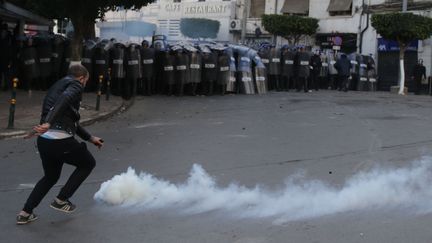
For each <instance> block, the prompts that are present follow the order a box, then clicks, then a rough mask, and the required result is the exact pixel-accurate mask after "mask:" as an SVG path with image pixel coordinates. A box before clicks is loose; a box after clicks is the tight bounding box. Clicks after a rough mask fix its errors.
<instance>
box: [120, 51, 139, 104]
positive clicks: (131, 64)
mask: <svg viewBox="0 0 432 243" xmlns="http://www.w3.org/2000/svg"><path fill="white" fill-rule="evenodd" d="M125 59H126V61H125V65H126V80H125V82H124V84H125V85H124V88H123V97H124V98H125V99H130V98H131V97H132V96H134V95H135V94H136V92H137V83H138V80H140V79H141V53H140V50H139V45H137V44H131V45H129V46H128V47H127V49H126V54H125Z"/></svg>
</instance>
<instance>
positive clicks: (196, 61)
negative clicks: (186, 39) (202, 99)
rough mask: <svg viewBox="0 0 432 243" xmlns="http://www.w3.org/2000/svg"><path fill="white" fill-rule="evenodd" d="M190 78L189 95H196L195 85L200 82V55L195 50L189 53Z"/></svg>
mask: <svg viewBox="0 0 432 243" xmlns="http://www.w3.org/2000/svg"><path fill="white" fill-rule="evenodd" d="M189 68H190V78H189V80H188V84H189V86H190V93H191V95H196V91H197V87H198V85H199V84H200V83H201V75H202V57H201V53H199V52H198V51H197V50H196V51H192V52H191V53H190V65H189Z"/></svg>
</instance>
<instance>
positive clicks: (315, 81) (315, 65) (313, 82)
mask: <svg viewBox="0 0 432 243" xmlns="http://www.w3.org/2000/svg"><path fill="white" fill-rule="evenodd" d="M310 66H311V73H310V74H311V75H310V79H309V80H310V86H309V89H315V90H316V91H318V89H319V75H320V72H321V67H322V62H321V57H320V55H319V51H316V52H315V53H314V54H313V55H312V57H311V60H310Z"/></svg>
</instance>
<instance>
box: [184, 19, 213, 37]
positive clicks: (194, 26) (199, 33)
mask: <svg viewBox="0 0 432 243" xmlns="http://www.w3.org/2000/svg"><path fill="white" fill-rule="evenodd" d="M219 28H220V22H219V21H217V20H211V19H204V18H182V19H181V20H180V31H181V33H182V34H183V35H184V36H187V37H189V38H194V39H198V38H212V39H214V38H216V37H217V34H218V33H219Z"/></svg>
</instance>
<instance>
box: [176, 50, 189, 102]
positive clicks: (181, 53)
mask: <svg viewBox="0 0 432 243" xmlns="http://www.w3.org/2000/svg"><path fill="white" fill-rule="evenodd" d="M174 50H175V52H176V89H177V95H179V96H183V95H184V87H185V85H186V83H187V82H188V80H189V70H190V69H189V65H190V63H189V56H188V54H187V53H186V52H185V50H184V49H183V48H182V47H176V48H174Z"/></svg>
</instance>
